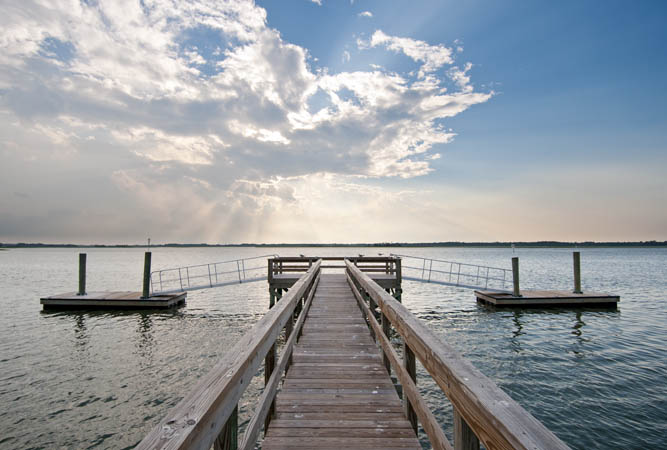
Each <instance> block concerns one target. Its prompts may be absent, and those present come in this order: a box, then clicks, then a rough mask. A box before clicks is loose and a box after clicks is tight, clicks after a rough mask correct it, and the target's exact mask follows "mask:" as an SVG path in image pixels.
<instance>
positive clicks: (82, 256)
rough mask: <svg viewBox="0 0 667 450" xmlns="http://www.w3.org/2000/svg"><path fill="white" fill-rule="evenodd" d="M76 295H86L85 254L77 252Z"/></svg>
mask: <svg viewBox="0 0 667 450" xmlns="http://www.w3.org/2000/svg"><path fill="white" fill-rule="evenodd" d="M76 295H86V254H85V253H79V292H77V293H76Z"/></svg>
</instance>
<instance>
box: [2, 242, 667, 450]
mask: <svg viewBox="0 0 667 450" xmlns="http://www.w3.org/2000/svg"><path fill="white" fill-rule="evenodd" d="M403 250H404V251H402V252H400V253H406V252H408V250H406V249H403ZM410 250H414V251H411V253H412V254H415V255H419V256H424V257H432V258H438V259H443V260H461V261H466V262H470V263H473V264H483V265H490V266H500V267H507V266H508V265H509V261H510V258H511V256H512V251H511V249H475V248H466V249H456V248H453V249H442V248H440V249H438V248H433V249H410ZM377 251H378V252H382V253H385V254H388V253H391V252H394V253H397V252H398V251H397V250H395V249H377ZM584 251H585V255H584V256H585V258H584V260H585V261H586V264H585V265H584V267H582V271H583V273H582V277H583V282H584V289H593V288H595V289H596V290H601V291H611V292H613V293H616V294H619V295H621V298H622V301H621V303H620V305H619V310H618V311H610V310H606V309H590V308H585V309H578V310H572V309H545V310H529V309H518V308H517V309H509V310H492V309H487V308H484V307H480V306H479V305H478V304H477V303H476V302H475V299H474V296H473V294H472V293H471V292H470V291H469V290H466V289H460V288H447V287H442V286H435V285H426V284H421V283H413V282H405V283H404V286H403V289H404V292H403V301H404V305H405V306H406V307H407V308H408V309H410V310H411V311H413V312H414V313H415V314H416V315H417V316H418V317H419V319H420V320H422V321H424V323H426V324H427V326H428V327H429V328H431V329H432V330H433V331H434V332H435V333H436V334H437V335H438V336H440V337H441V338H442V339H443V340H445V341H446V342H448V343H449V344H450V345H452V346H454V347H455V348H456V349H457V350H458V351H459V352H461V353H462V354H463V355H464V356H465V357H466V358H468V359H469V360H470V361H471V362H472V363H473V364H474V365H475V366H476V367H477V368H478V369H479V370H480V371H482V372H483V373H484V374H485V375H487V376H488V377H489V378H491V379H492V380H493V381H494V382H496V383H497V384H498V385H499V386H500V387H501V388H502V389H503V390H505V391H506V392H507V393H508V394H510V395H511V396H512V397H513V398H514V399H515V400H516V401H518V402H519V403H520V404H521V405H522V406H523V407H525V408H526V409H527V410H528V411H529V412H531V413H532V414H533V415H535V416H536V417H537V419H538V420H540V421H542V422H543V423H544V424H545V425H546V426H547V428H549V429H550V430H552V431H553V432H554V433H556V434H557V435H558V436H559V437H560V438H561V439H563V440H565V442H567V443H568V444H569V445H570V446H572V447H573V448H616V449H623V448H659V447H660V446H661V445H662V444H664V432H663V431H662V430H663V428H664V424H665V423H667V407H665V399H666V398H667V395H665V385H667V359H666V358H664V355H665V354H667V344H666V343H667V331H666V330H665V323H667V307H666V305H665V300H664V292H663V291H664V287H665V276H667V275H666V274H665V270H664V268H665V267H667V249H586V250H584ZM516 252H517V254H516V255H515V256H520V257H521V259H522V263H521V264H522V266H521V267H522V281H523V280H525V286H526V288H543V289H562V288H564V287H567V285H568V284H569V280H570V278H571V258H572V255H571V252H570V251H568V250H560V249H530V250H526V249H517V250H516ZM77 253H78V250H76V249H74V250H66V249H65V250H44V249H33V250H17V251H14V250H11V251H8V252H3V255H2V258H0V274H1V275H2V276H3V279H11V280H14V281H13V282H12V283H10V284H9V286H6V289H7V292H6V294H7V295H6V298H5V301H11V308H5V309H4V310H3V314H2V315H0V405H2V408H0V429H2V433H0V434H1V435H2V436H0V449H4V448H8V449H10V448H11V449H13V448H28V447H41V448H62V447H64V448H87V447H91V446H93V445H98V446H99V448H125V447H132V446H133V445H136V443H137V442H138V441H140V440H141V438H142V437H143V436H144V435H145V433H146V432H147V431H148V430H149V429H150V428H151V427H152V426H153V425H154V424H156V423H158V421H159V420H160V418H161V417H163V416H164V414H166V412H167V411H168V410H169V409H170V408H171V407H173V406H174V405H175V404H176V403H177V402H178V401H179V399H180V398H181V397H182V395H183V393H184V392H187V391H188V390H189V389H190V388H191V387H192V386H193V385H194V383H195V382H196V381H197V379H199V378H200V377H201V376H202V375H203V374H205V373H206V372H207V371H208V370H209V369H210V368H211V367H212V366H213V365H214V364H215V363H216V362H217V361H218V360H219V359H220V358H221V356H222V355H224V354H225V352H226V351H227V350H228V349H229V348H230V347H231V346H232V345H233V344H234V343H235V342H236V341H237V340H238V339H239V337H240V336H242V335H243V333H245V332H246V331H247V330H248V329H249V328H250V327H251V326H252V325H253V324H254V323H255V322H256V321H257V320H258V319H259V318H260V317H261V316H262V315H263V314H264V313H265V312H266V310H267V307H268V294H267V289H266V284H265V283H249V284H243V285H239V286H230V287H227V288H224V289H210V290H202V291H196V292H192V293H190V294H189V295H188V302H187V304H186V306H185V307H183V308H181V309H178V310H173V311H155V312H150V311H134V312H119V313H111V312H103V311H101V312H81V311H79V312H76V311H75V312H68V313H54V312H40V305H39V302H38V301H37V298H39V296H41V295H49V294H55V293H57V292H66V291H68V290H71V289H70V286H71V284H72V280H75V279H76V267H77V266H76V260H77ZM264 253H267V249H265V248H262V249H252V248H243V249H239V248H235V249H228V248H214V249H201V248H199V249H155V250H154V253H153V262H154V264H155V265H156V269H158V270H159V269H161V268H165V267H169V266H183V265H188V264H197V263H201V262H208V261H216V260H218V261H222V260H231V259H236V258H239V257H249V256H254V255H260V254H264ZM276 253H281V254H283V255H284V256H288V255H298V254H299V253H304V254H307V253H313V252H312V249H289V250H287V251H286V250H285V249H281V250H279V251H277V252H276ZM318 253H321V254H324V253H326V254H328V255H331V256H337V255H344V254H359V253H362V254H363V253H368V249H350V248H347V249H318ZM142 256H143V255H142V251H141V250H138V251H135V250H131V249H129V250H128V249H122V250H119V249H117V250H113V249H106V250H90V251H89V261H90V263H91V267H95V269H96V270H94V271H91V273H90V274H89V279H88V282H89V285H90V286H91V287H93V286H94V287H95V288H96V289H98V288H99V289H109V290H112V289H118V290H120V289H133V288H134V289H136V287H137V286H140V283H141V279H140V277H141V273H142V263H143V257H142ZM70 266H71V268H70ZM628 266H632V267H635V268H636V270H633V271H631V272H623V271H622V270H621V268H623V267H628ZM524 270H525V272H523V271H524ZM45 273H48V276H47V277H45V276H44V274H45ZM128 280H129V282H128ZM133 283H134V284H133ZM564 285H565V286H564ZM420 370H422V372H420V378H419V382H418V386H419V388H420V390H421V391H422V392H423V393H424V395H425V397H426V400H427V402H429V404H430V405H431V406H432V407H433V410H434V411H436V416H437V418H438V419H439V420H440V421H441V423H443V424H447V423H449V424H450V425H451V407H450V406H449V403H448V402H447V400H446V399H443V398H442V396H441V394H439V392H440V390H439V388H437V387H435V386H434V384H433V383H431V382H429V380H428V379H427V377H426V376H425V374H424V373H423V369H420ZM261 381H262V380H260V381H259V382H258V386H257V389H254V388H253V389H250V390H249V394H248V395H247V396H244V398H243V399H242V401H241V406H242V408H241V409H242V410H243V411H246V410H248V411H250V410H252V407H253V406H254V400H255V398H256V396H257V395H258V392H259V389H260V386H259V385H261V384H262V382H261ZM244 414H245V413H244ZM240 421H241V422H242V423H244V421H247V418H246V417H243V418H241V419H240Z"/></svg>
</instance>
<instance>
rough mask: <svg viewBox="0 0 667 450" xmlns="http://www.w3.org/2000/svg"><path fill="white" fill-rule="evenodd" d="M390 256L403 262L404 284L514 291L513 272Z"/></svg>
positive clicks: (490, 267) (417, 257) (442, 261)
mask: <svg viewBox="0 0 667 450" xmlns="http://www.w3.org/2000/svg"><path fill="white" fill-rule="evenodd" d="M391 256H394V257H396V258H400V259H401V260H402V261H403V279H404V280H411V281H421V282H423V283H434V284H442V285H445V286H457V287H464V288H471V289H493V290H497V291H506V292H509V291H511V289H512V269H503V268H502V267H492V266H481V265H478V264H466V263H461V262H456V261H445V260H442V259H433V258H422V257H420V256H410V255H397V254H394V253H392V254H391Z"/></svg>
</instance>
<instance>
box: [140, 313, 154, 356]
mask: <svg viewBox="0 0 667 450" xmlns="http://www.w3.org/2000/svg"><path fill="white" fill-rule="evenodd" d="M137 316H138V317H137V331H138V335H139V338H138V339H137V344H136V347H137V353H138V355H139V356H140V357H141V359H142V361H143V360H144V359H149V360H150V358H151V356H152V354H153V343H154V337H153V333H152V329H151V328H152V325H153V322H152V320H151V316H150V314H147V313H141V314H138V315H137Z"/></svg>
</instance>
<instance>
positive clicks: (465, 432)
mask: <svg viewBox="0 0 667 450" xmlns="http://www.w3.org/2000/svg"><path fill="white" fill-rule="evenodd" d="M454 450H479V439H477V436H475V433H473V431H472V430H471V429H470V427H469V426H468V424H467V423H466V421H465V420H463V417H461V414H459V413H458V411H456V409H455V410H454Z"/></svg>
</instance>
